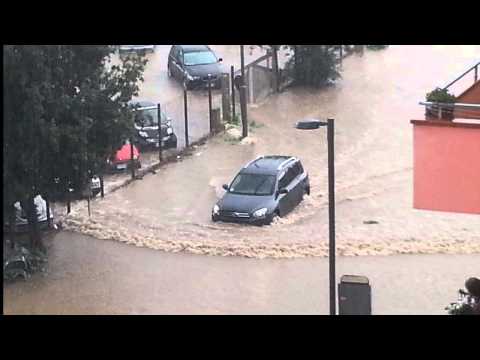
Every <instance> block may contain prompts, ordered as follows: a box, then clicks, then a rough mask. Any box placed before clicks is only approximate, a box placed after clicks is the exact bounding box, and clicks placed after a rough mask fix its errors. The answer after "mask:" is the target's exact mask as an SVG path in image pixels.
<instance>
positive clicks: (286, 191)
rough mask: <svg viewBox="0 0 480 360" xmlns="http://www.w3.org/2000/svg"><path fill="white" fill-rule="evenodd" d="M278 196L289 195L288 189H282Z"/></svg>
mask: <svg viewBox="0 0 480 360" xmlns="http://www.w3.org/2000/svg"><path fill="white" fill-rule="evenodd" d="M278 194H279V195H282V194H288V189H287V188H282V189H280V190H278Z"/></svg>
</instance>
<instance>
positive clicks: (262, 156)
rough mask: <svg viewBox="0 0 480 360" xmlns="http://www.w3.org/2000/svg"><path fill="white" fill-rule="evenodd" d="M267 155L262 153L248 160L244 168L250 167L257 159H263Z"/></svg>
mask: <svg viewBox="0 0 480 360" xmlns="http://www.w3.org/2000/svg"><path fill="white" fill-rule="evenodd" d="M264 157H265V155H260V156H258V157H257V158H256V159H253V160H252V161H250V162H248V163H247V164H246V165H245V166H244V167H243V168H244V169H246V168H248V167H249V166H250V165H252V164H253V163H254V162H255V161H257V160H260V159H263V158H264Z"/></svg>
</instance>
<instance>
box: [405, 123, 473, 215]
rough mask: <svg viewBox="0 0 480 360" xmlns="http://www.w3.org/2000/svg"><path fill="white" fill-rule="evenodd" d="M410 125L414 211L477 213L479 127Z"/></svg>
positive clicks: (464, 125)
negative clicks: (411, 127)
mask: <svg viewBox="0 0 480 360" xmlns="http://www.w3.org/2000/svg"><path fill="white" fill-rule="evenodd" d="M412 123H413V141H414V162H413V166H414V187H413V194H414V199H413V206H414V208H416V209H426V210H439V211H449V212H461V213H472V214H480V124H465V123H464V124H461V123H454V122H451V121H428V120H412ZM479 221H480V219H479Z"/></svg>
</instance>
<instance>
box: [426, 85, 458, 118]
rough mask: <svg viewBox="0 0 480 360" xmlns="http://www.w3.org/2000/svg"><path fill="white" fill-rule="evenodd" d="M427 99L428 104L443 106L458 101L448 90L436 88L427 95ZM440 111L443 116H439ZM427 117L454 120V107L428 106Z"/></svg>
mask: <svg viewBox="0 0 480 360" xmlns="http://www.w3.org/2000/svg"><path fill="white" fill-rule="evenodd" d="M426 99H427V101H428V102H432V103H441V104H454V103H455V102H456V100H457V99H456V97H455V96H454V95H452V94H450V93H449V92H448V90H447V89H441V88H436V89H435V90H433V91H431V92H429V93H427V96H426ZM440 109H441V114H440V116H439V112H440ZM425 115H426V116H428V117H433V118H436V119H442V120H452V119H453V106H452V107H444V106H441V105H438V104H432V105H427V106H426V113H425Z"/></svg>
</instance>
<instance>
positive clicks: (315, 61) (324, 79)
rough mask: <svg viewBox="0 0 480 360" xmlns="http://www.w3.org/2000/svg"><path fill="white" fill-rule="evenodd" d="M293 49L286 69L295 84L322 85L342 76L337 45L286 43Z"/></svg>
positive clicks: (317, 86)
mask: <svg viewBox="0 0 480 360" xmlns="http://www.w3.org/2000/svg"><path fill="white" fill-rule="evenodd" d="M286 46H287V47H289V48H290V49H291V50H292V51H293V56H292V57H291V58H290V59H289V61H288V63H287V65H286V70H287V71H288V73H289V74H290V76H292V77H293V79H294V84H296V85H303V86H312V87H316V88H319V87H322V86H325V85H327V84H329V83H330V82H332V81H334V80H335V79H337V78H339V77H340V73H339V71H338V70H337V55H336V52H335V51H336V49H337V46H336V45H286Z"/></svg>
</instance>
